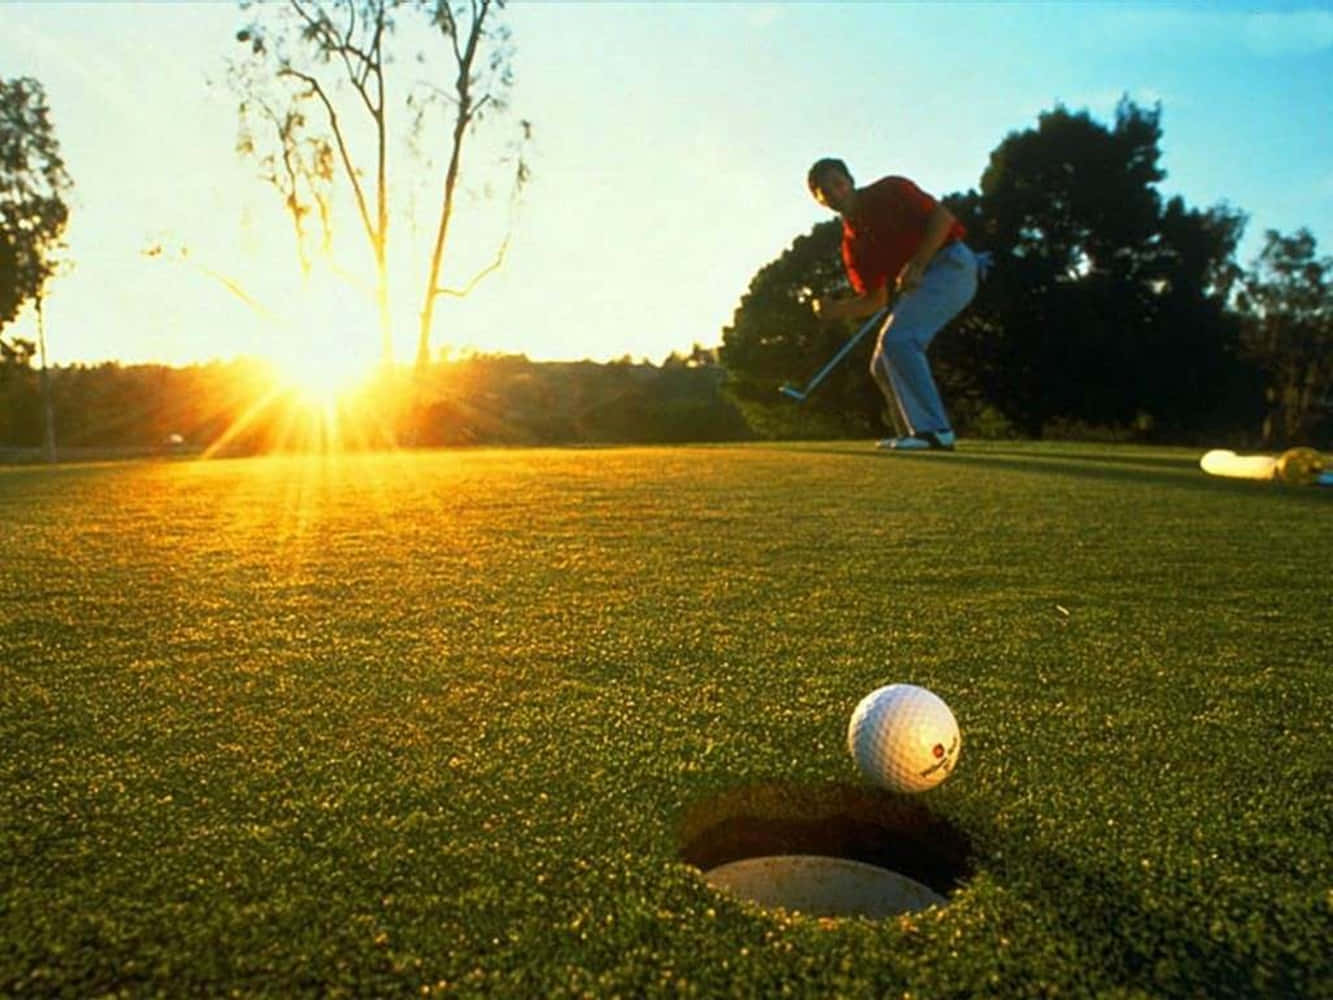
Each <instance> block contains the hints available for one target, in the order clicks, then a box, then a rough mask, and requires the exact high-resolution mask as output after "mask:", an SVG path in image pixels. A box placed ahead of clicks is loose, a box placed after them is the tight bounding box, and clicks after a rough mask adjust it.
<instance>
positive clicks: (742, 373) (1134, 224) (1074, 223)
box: [722, 100, 1258, 440]
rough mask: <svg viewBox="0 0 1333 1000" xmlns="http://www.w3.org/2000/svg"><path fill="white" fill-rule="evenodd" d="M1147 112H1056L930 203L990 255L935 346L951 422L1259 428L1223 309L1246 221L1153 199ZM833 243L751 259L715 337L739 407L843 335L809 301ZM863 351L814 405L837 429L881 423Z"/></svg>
mask: <svg viewBox="0 0 1333 1000" xmlns="http://www.w3.org/2000/svg"><path fill="white" fill-rule="evenodd" d="M1160 118H1161V111H1160V108H1155V109H1152V110H1148V109H1144V108H1140V107H1138V106H1137V105H1135V104H1134V103H1132V102H1130V101H1128V100H1125V101H1122V102H1121V104H1120V106H1119V107H1118V108H1117V111H1116V117H1115V121H1114V123H1113V124H1111V125H1110V126H1106V125H1102V124H1100V123H1098V122H1096V121H1094V120H1093V119H1092V118H1091V116H1090V115H1089V114H1088V113H1087V112H1080V113H1072V112H1070V111H1068V110H1066V109H1065V108H1063V107H1057V108H1055V109H1054V110H1052V111H1049V112H1046V113H1043V114H1042V115H1040V116H1039V117H1038V121H1037V125H1036V127H1035V128H1030V129H1026V130H1023V131H1018V132H1014V133H1012V134H1010V135H1009V136H1007V137H1006V138H1005V139H1004V141H1003V142H1001V143H1000V145H999V146H997V147H996V149H995V150H994V151H993V152H992V153H991V156H990V160H989V163H988V164H987V167H986V169H985V171H984V172H983V174H982V176H981V184H980V190H979V191H968V192H964V193H956V194H952V195H947V196H945V197H944V198H943V199H942V200H943V201H944V203H945V204H946V205H947V206H948V207H949V208H950V210H951V211H953V213H954V214H955V215H956V216H957V217H958V218H959V219H960V220H961V221H962V222H963V223H964V225H965V226H966V227H967V229H968V234H969V235H968V241H969V243H971V244H972V245H973V246H974V247H975V248H977V249H981V250H989V251H991V252H992V253H993V255H994V257H995V265H994V267H993V269H992V271H991V273H990V275H989V277H988V278H987V279H986V281H985V282H984V283H983V285H982V287H981V290H980V291H979V293H978V296H977V298H976V300H975V302H974V303H973V305H972V306H971V307H969V309H968V310H967V311H965V312H964V314H963V315H962V317H960V318H959V319H958V320H956V321H955V322H954V323H953V324H952V325H951V327H950V328H949V329H948V330H946V331H943V332H942V333H941V334H940V335H939V336H938V337H937V338H936V340H935V342H934V344H933V345H932V357H933V363H934V367H935V371H936V377H937V381H938V382H939V384H940V387H941V391H942V392H943V394H944V396H945V398H946V400H947V402H948V404H949V406H950V409H951V412H952V414H953V417H954V421H955V426H956V427H958V429H959V430H961V431H963V432H964V433H970V432H972V430H973V424H974V423H975V422H977V421H980V420H981V418H982V415H983V414H986V415H987V424H986V426H987V433H989V432H992V431H993V429H994V428H995V427H997V426H1001V425H1008V426H1011V427H1013V428H1014V429H1015V430H1016V431H1018V432H1020V433H1024V434H1027V435H1029V436H1033V437H1037V436H1040V435H1041V434H1042V433H1043V432H1044V429H1045V428H1048V427H1057V426H1061V427H1071V426H1087V427H1100V428H1115V427H1124V428H1134V430H1133V431H1132V433H1133V434H1134V435H1135V436H1136V437H1139V438H1157V439H1166V440H1191V439H1198V438H1204V437H1211V438H1212V439H1214V440H1215V439H1217V438H1219V437H1229V436H1234V435H1236V434H1237V433H1238V431H1239V430H1240V429H1241V428H1244V427H1248V426H1253V424H1254V422H1256V421H1257V416H1258V414H1257V409H1256V403H1255V402H1254V401H1255V399H1256V386H1255V376H1254V372H1253V369H1252V367H1251V366H1250V365H1248V364H1247V363H1245V362H1244V361H1243V359H1242V358H1241V357H1240V356H1239V347H1238V343H1239V335H1240V324H1239V322H1238V319H1237V317H1236V316H1235V314H1234V313H1233V312H1232V311H1231V310H1230V302H1231V298H1232V292H1233V290H1234V289H1235V287H1236V285H1237V282H1238V279H1239V276H1240V273H1241V272H1240V269H1239V268H1238V267H1237V266H1236V264H1235V262H1234V254H1235V250H1236V245H1237V243H1238V242H1239V240H1240V237H1241V235H1242V232H1243V229H1244V221H1245V220H1244V216H1243V215H1242V214H1241V213H1239V212H1236V211H1234V210H1232V209H1230V208H1228V207H1227V206H1225V205H1219V206H1215V207H1213V208H1210V209H1207V210H1203V211H1200V210H1197V209H1192V208H1189V207H1188V206H1186V205H1185V203H1184V202H1183V201H1182V200H1181V199H1180V198H1173V199H1170V200H1169V201H1167V202H1166V203H1165V204H1163V201H1162V198H1161V196H1160V194H1159V193H1158V191H1157V188H1156V185H1157V183H1158V182H1159V181H1160V180H1161V179H1162V178H1163V176H1164V174H1163V172H1162V170H1161V167H1160V165H1159V161H1160V157H1161V153H1160V148H1159V142H1160V139H1161V135H1162V129H1161V124H1160ZM837 237H838V223H837V222H836V221H832V222H827V223H821V224H820V225H819V226H817V227H815V229H813V230H812V231H811V233H810V234H809V235H808V236H806V237H802V238H801V239H799V240H798V241H797V242H796V243H795V244H793V246H792V247H791V248H790V249H789V250H787V251H786V252H784V253H783V254H782V255H781V256H780V257H779V259H778V260H777V261H774V262H773V263H771V264H769V265H766V266H765V267H764V268H762V269H761V270H760V271H759V273H758V274H757V275H756V277H755V279H754V281H753V282H752V283H751V285H750V288H749V291H748V292H747V294H746V296H745V297H743V298H742V301H741V305H740V307H739V308H738V310H737V312H736V317H735V319H734V320H733V323H732V325H731V326H730V327H728V328H727V329H726V330H725V331H724V334H723V336H724V345H723V355H722V356H723V360H724V362H725V363H726V364H727V365H728V367H729V368H730V369H731V370H732V373H733V376H734V378H735V386H736V393H737V396H738V399H741V400H743V401H745V403H746V405H747V406H749V407H751V408H758V407H766V408H769V409H770V410H776V407H777V406H778V405H779V404H778V402H777V401H776V399H775V398H774V390H775V389H776V386H777V384H779V382H780V379H781V378H782V377H784V376H785V377H787V378H791V377H792V375H793V373H798V372H803V371H808V370H811V369H813V368H815V367H816V365H817V362H818V359H821V358H824V357H827V356H828V355H829V354H831V353H832V349H833V346H834V343H835V342H836V341H837V339H838V338H839V337H843V336H845V335H846V333H847V332H848V331H846V330H837V331H834V332H831V333H830V334H827V335H825V336H824V337H823V338H822V339H821V338H820V336H819V334H818V333H817V330H818V328H817V326H816V324H815V322H814V320H813V318H812V317H811V316H810V314H809V310H808V308H806V306H805V304H804V303H805V301H806V298H807V297H808V295H809V294H811V292H813V294H822V293H823V292H824V291H827V290H831V289H834V288H836V287H837V286H838V284H839V281H840V274H841V265H840V261H839V259H838V254H837ZM869 351H870V345H869V344H867V345H866V346H865V348H864V351H863V352H858V354H857V355H855V356H854V357H853V359H851V360H850V363H849V364H847V365H845V366H844V368H843V369H842V370H841V371H840V372H838V373H837V374H836V376H835V378H834V379H833V380H832V384H831V385H829V386H828V387H827V389H824V390H821V391H820V396H819V398H818V399H817V400H815V401H813V409H815V410H816V411H817V412H819V413H821V414H823V415H826V416H830V417H832V416H834V415H836V414H841V415H842V418H841V419H842V428H843V430H844V432H845V433H866V432H873V431H874V430H875V429H876V428H877V427H878V426H881V423H882V425H883V426H888V422H887V421H884V422H881V421H880V420H879V416H880V407H881V405H882V404H881V401H880V399H879V396H878V393H877V391H876V390H875V389H874V387H873V385H872V384H871V382H870V380H869V379H868V378H866V376H865V371H864V368H865V364H864V361H865V359H868V356H869ZM810 405H811V404H807V406H810ZM997 417H998V424H997V421H996V419H995V418H997ZM752 422H755V421H752Z"/></svg>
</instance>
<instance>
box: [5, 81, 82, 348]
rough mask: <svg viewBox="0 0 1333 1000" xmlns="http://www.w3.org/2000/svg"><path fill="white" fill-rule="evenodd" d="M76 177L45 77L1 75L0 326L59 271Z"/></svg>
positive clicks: (13, 315) (34, 296)
mask: <svg viewBox="0 0 1333 1000" xmlns="http://www.w3.org/2000/svg"><path fill="white" fill-rule="evenodd" d="M71 183H72V182H71V181H70V178H69V174H68V173H67V172H66V170H65V163H64V160H63V159H62V158H61V155H60V144H59V142H58V141H57V140H56V137H55V132H54V130H53V128H52V126H51V112H50V108H49V107H48V106H47V103H46V92H45V90H44V89H43V88H42V85H41V83H39V82H38V81H37V80H34V79H32V78H30V77H18V78H16V79H13V80H0V329H3V328H4V327H5V325H6V324H8V323H9V322H11V321H12V320H13V319H14V317H15V316H17V315H18V313H19V311H20V310H21V309H22V308H23V305H24V304H25V303H26V302H28V301H29V300H31V299H34V298H36V297H38V296H39V295H40V294H41V293H42V287H43V286H44V285H45V284H46V281H47V279H48V278H50V277H51V275H52V274H53V273H54V270H55V261H54V259H53V255H54V254H55V253H56V252H57V251H58V250H59V249H60V248H61V246H62V243H61V237H62V235H63V234H64V231H65V224H66V222H67V221H68V220H69V208H68V206H67V205H66V204H65V200H64V195H65V194H66V193H67V192H68V191H69V189H70V186H71ZM11 346H12V345H11ZM6 360H8V357H6Z"/></svg>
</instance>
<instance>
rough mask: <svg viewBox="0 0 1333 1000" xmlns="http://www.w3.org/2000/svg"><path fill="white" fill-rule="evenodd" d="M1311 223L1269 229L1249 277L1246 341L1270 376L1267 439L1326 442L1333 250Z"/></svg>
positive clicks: (1332, 400)
mask: <svg viewBox="0 0 1333 1000" xmlns="http://www.w3.org/2000/svg"><path fill="white" fill-rule="evenodd" d="M1316 249H1317V245H1316V241H1315V238H1314V236H1312V235H1311V234H1310V232H1309V230H1306V229H1301V230H1299V231H1298V232H1297V233H1296V234H1295V235H1293V236H1284V235H1282V234H1281V233H1279V232H1275V231H1273V230H1269V231H1268V232H1267V234H1266V243H1265V244H1264V248H1263V250H1262V251H1261V252H1260V253H1259V256H1258V257H1257V258H1256V259H1255V261H1254V263H1253V265H1252V266H1253V271H1252V272H1250V273H1248V274H1247V275H1246V276H1245V279H1244V291H1243V293H1242V296H1241V301H1242V304H1243V306H1244V307H1245V309H1246V313H1247V315H1246V316H1245V328H1244V348H1245V352H1246V355H1247V356H1248V357H1249V358H1251V359H1253V360H1254V362H1255V363H1256V364H1257V365H1258V366H1259V368H1260V370H1261V371H1262V373H1263V377H1264V390H1265V396H1264V398H1265V403H1266V406H1267V412H1266V413H1265V416H1264V421H1263V441H1264V444H1265V445H1268V446H1270V447H1286V446H1288V445H1295V444H1309V443H1320V444H1322V443H1323V441H1324V440H1325V439H1326V437H1327V434H1328V425H1329V423H1330V421H1329V413H1330V410H1333V284H1330V277H1331V276H1333V258H1329V257H1324V258H1318V257H1316V255H1315V254H1316Z"/></svg>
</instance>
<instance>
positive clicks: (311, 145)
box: [231, 0, 529, 364]
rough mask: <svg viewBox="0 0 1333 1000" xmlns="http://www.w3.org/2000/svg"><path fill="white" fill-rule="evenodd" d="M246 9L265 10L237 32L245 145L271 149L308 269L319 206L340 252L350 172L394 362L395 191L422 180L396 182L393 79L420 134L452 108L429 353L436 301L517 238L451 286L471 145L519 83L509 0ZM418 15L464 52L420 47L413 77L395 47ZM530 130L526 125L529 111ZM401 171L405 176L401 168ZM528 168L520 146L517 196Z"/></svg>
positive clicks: (423, 318)
mask: <svg viewBox="0 0 1333 1000" xmlns="http://www.w3.org/2000/svg"><path fill="white" fill-rule="evenodd" d="M240 6H241V9H242V10H243V11H246V12H247V13H249V14H251V15H252V19H251V21H250V23H248V24H247V25H246V26H245V27H244V28H242V29H241V30H240V31H239V32H238V33H237V36H236V37H237V39H238V41H240V42H241V43H243V44H244V45H245V46H246V49H247V56H246V60H245V61H244V62H242V63H238V64H236V65H234V66H233V70H232V75H231V82H232V85H233V86H234V87H235V88H236V89H237V90H238V92H239V93H240V95H241V98H242V100H241V106H240V111H241V116H242V121H243V124H244V127H243V130H242V135H241V141H240V143H239V144H238V145H239V148H240V150H241V152H242V153H244V154H247V155H251V156H253V157H255V158H256V159H257V160H258V162H259V163H260V165H261V168H262V170H263V173H264V176H265V178H266V179H267V180H268V181H269V182H270V183H272V184H273V185H274V186H275V187H276V188H277V189H278V191H279V192H280V193H281V195H282V197H283V202H284V207H285V209H286V211H287V212H288V213H289V214H290V216H291V220H292V225H293V231H294V234H295V238H296V242H297V248H298V255H299V259H300V262H301V266H302V268H303V270H305V271H308V269H309V267H310V253H309V249H308V248H309V242H310V239H311V233H310V230H309V227H308V219H309V217H310V215H311V213H312V212H318V215H319V219H320V226H321V231H322V234H323V237H322V238H323V249H324V251H325V253H327V251H328V248H329V243H330V240H331V239H332V237H333V234H334V232H335V231H336V227H335V225H334V220H333V212H334V209H333V204H334V202H333V200H332V198H331V194H330V192H331V189H332V186H333V184H334V182H335V179H336V178H338V177H340V178H341V179H342V180H343V181H344V182H345V183H346V185H347V187H348V189H349V190H350V192H351V199H352V202H353V204H354V205H355V210H356V214H357V216H358V219H359V222H360V226H361V229H362V231H363V233H364V234H365V238H366V240H367V243H368V245H369V248H370V251H371V257H372V259H373V265H374V276H375V280H374V288H375V302H376V307H377V311H378V316H379V328H380V329H379V333H380V340H381V354H382V357H383V359H384V361H385V362H386V363H388V362H391V361H392V358H393V318H392V310H391V302H390V297H389V272H390V267H389V257H390V224H391V220H392V219H393V217H394V212H393V206H392V205H391V203H390V199H391V195H392V194H393V193H394V192H395V190H398V191H401V190H403V189H405V188H406V187H408V186H409V185H407V184H400V183H398V182H397V181H396V180H395V182H394V183H393V184H392V185H391V183H390V170H391V162H390V161H391V158H392V152H393V150H394V149H395V148H396V147H395V146H394V144H393V142H392V141H391V140H392V139H393V136H392V135H391V132H392V130H393V127H394V124H395V122H396V121H397V119H396V118H395V117H394V115H393V113H392V112H393V111H394V109H395V107H396V105H394V104H392V103H391V102H390V100H389V95H390V92H391V90H392V89H393V88H394V87H400V88H401V91H402V93H403V94H404V105H405V106H406V107H407V109H408V110H409V111H411V110H415V119H414V122H413V124H412V125H411V126H410V128H411V129H412V130H413V131H417V132H419V130H421V129H422V128H423V127H424V124H425V121H426V112H427V111H429V110H430V109H431V108H433V107H434V106H435V104H436V103H439V102H443V103H446V104H448V105H450V106H452V107H453V109H454V119H453V123H452V129H451V133H450V134H451V137H452V147H451V149H450V151H449V156H448V161H447V166H446V168H445V174H444V181H443V186H444V191H443V195H442V204H441V210H440V217H439V224H438V226H437V228H436V235H435V240H434V245H433V250H432V254H431V258H430V264H429V280H428V282H427V290H426V294H425V301H424V302H423V305H422V309H421V313H420V325H419V334H418V351H417V360H418V362H419V363H422V364H424V362H425V359H427V358H428V357H429V338H430V329H431V325H432V322H433V310H434V302H435V300H436V299H437V298H438V297H439V296H440V295H445V294H466V292H467V291H470V290H471V288H472V287H475V285H476V282H477V281H479V280H480V279H481V278H482V277H484V276H485V274H487V273H490V272H491V271H493V270H494V269H496V268H498V267H499V266H500V264H501V263H502V261H503V259H504V254H505V251H506V249H507V247H508V236H507V235H506V237H505V238H504V240H503V241H502V242H501V245H500V249H499V250H498V251H497V254H496V259H495V261H494V262H493V263H492V264H491V265H490V266H489V267H488V268H485V269H483V271H482V273H481V274H479V275H477V276H476V277H475V278H474V279H473V280H472V281H471V282H469V283H467V285H465V286H464V287H463V288H461V289H448V288H442V287H440V284H439V276H440V273H441V269H442V266H443V262H444V259H445V249H446V242H447V236H448V231H449V223H450V220H451V218H452V216H453V211H454V199H455V192H456V189H457V186H458V182H459V177H460V174H461V164H462V146H463V142H464V140H465V138H466V136H467V135H468V134H469V133H470V131H471V130H472V129H473V128H474V127H475V125H476V124H477V123H478V122H479V121H480V120H481V119H482V117H483V115H484V114H485V113H486V112H487V111H490V110H494V109H499V108H502V107H503V106H504V94H505V92H507V90H508V89H509V87H510V86H511V84H512V70H511V48H510V42H509V39H510V35H509V32H508V30H507V29H506V28H505V27H503V26H502V25H499V24H497V23H496V20H497V17H498V15H499V13H500V12H501V11H502V10H503V8H504V2H503V0H467V2H461V3H450V2H448V0H286V2H285V3H283V4H281V5H274V4H259V3H256V2H254V0H241V5H240ZM407 16H410V17H411V18H413V19H414V21H415V22H419V23H420V24H421V25H422V26H425V27H428V28H429V29H430V30H431V33H432V34H436V35H438V36H439V37H441V38H443V39H444V41H445V43H446V46H445V47H446V49H447V50H448V52H449V53H450V55H451V58H452V66H451V67H447V68H446V69H441V64H442V63H443V62H444V60H441V59H438V58H433V57H431V56H430V55H429V54H428V53H425V52H418V53H417V54H416V59H415V60H413V61H409V62H415V63H416V64H417V65H419V66H421V67H423V68H424V70H425V72H426V74H427V79H426V80H425V81H414V82H412V83H410V84H409V83H407V82H406V81H404V80H402V79H401V77H402V76H403V72H402V71H400V70H399V67H400V66H401V65H403V64H402V63H401V62H395V60H394V59H393V58H392V56H391V54H390V43H391V41H393V40H394V37H395V35H396V34H397V35H400V36H401V35H403V34H406V32H404V31H400V29H399V25H398V21H397V18H400V17H404V18H405V17H407ZM404 23H405V24H406V23H407V22H406V20H405V21H404ZM435 76H447V77H448V79H447V82H446V84H445V85H441V84H439V83H437V82H435V81H434V80H433V79H432V77H435ZM523 128H524V135H525V136H526V135H527V134H528V128H529V126H528V124H527V123H526V122H525V123H523ZM394 172H395V177H396V176H397V170H396V166H395V169H394ZM526 179H527V168H526V165H525V164H524V163H523V161H522V159H521V157H520V158H519V167H518V170H517V171H516V173H515V178H514V180H515V183H514V190H515V197H516V196H517V191H518V190H519V188H521V186H522V183H523V181H525V180H526ZM512 204H513V202H512V201H511V205H512Z"/></svg>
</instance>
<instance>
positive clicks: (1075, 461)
mask: <svg viewBox="0 0 1333 1000" xmlns="http://www.w3.org/2000/svg"><path fill="white" fill-rule="evenodd" d="M775 447H780V446H775ZM783 450H787V451H788V453H789V454H792V453H796V454H818V455H837V456H839V457H843V458H868V459H873V460H875V461H880V462H947V463H948V464H950V465H969V466H975V467H977V468H984V469H987V470H1005V471H1010V472H1023V473H1029V474H1037V475H1048V476H1053V477H1062V478H1079V479H1091V480H1100V481H1102V482H1108V483H1124V484H1126V485H1131V484H1132V485H1139V486H1161V487H1170V488H1173V489H1183V490H1190V491H1194V492H1203V493H1214V494H1228V495H1232V496H1255V497H1260V496H1264V497H1269V498H1270V499H1280V500H1281V501H1282V502H1288V503H1290V502H1296V503H1312V504H1325V503H1333V489H1328V488H1322V487H1317V486H1287V485H1284V484H1282V483H1274V482H1259V481H1255V480H1249V479H1226V478H1222V477H1219V476H1210V475H1207V474H1206V473H1205V472H1203V470H1202V469H1200V468H1199V464H1198V459H1195V458H1190V457H1178V456H1166V455H1162V456H1157V455H1145V454H1116V453H1114V452H1102V451H1097V450H1084V449H1079V448H1078V447H1077V446H1070V447H1069V448H1060V449H1058V450H1045V449H1040V450H1039V449H1031V450H1026V449H1022V448H1003V447H1000V448H985V449H984V450H981V449H978V450H976V451H971V450H968V449H967V447H966V445H964V446H963V448H962V449H961V450H959V451H953V452H930V453H918V454H906V453H897V454H895V453H892V452H887V451H879V450H877V449H875V448H874V447H871V446H867V447H866V448H865V450H852V449H842V448H833V447H819V446H815V447H802V448H799V449H796V450H795V451H794V452H793V450H791V449H783Z"/></svg>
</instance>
